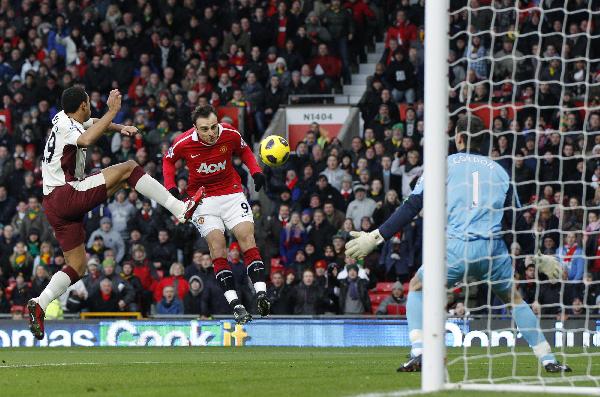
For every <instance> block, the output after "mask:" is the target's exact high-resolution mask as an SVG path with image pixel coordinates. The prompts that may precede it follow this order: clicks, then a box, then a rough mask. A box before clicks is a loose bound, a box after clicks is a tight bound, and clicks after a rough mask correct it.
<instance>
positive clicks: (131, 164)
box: [125, 160, 138, 175]
mask: <svg viewBox="0 0 600 397" xmlns="http://www.w3.org/2000/svg"><path fill="white" fill-rule="evenodd" d="M125 164H126V165H127V171H128V175H130V174H131V172H132V171H133V170H134V169H135V167H137V166H138V163H137V161H135V160H127V161H126V162H125Z"/></svg>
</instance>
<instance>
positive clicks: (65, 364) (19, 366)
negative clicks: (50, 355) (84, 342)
mask: <svg viewBox="0 0 600 397" xmlns="http://www.w3.org/2000/svg"><path fill="white" fill-rule="evenodd" d="M128 364H148V365H155V364H177V363H174V362H173V363H169V362H165V361H129V362H125V363H124V362H121V363H106V362H104V363H43V364H14V365H0V368H36V367H70V366H80V365H128Z"/></svg>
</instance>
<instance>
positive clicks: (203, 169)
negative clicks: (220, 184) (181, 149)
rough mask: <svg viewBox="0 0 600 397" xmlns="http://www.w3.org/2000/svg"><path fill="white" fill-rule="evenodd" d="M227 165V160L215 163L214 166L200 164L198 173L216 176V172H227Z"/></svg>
mask: <svg viewBox="0 0 600 397" xmlns="http://www.w3.org/2000/svg"><path fill="white" fill-rule="evenodd" d="M226 165H227V160H225V161H222V162H219V163H213V164H206V163H202V164H200V167H198V170H197V171H198V173H200V174H214V173H215V172H219V171H223V170H225V166H226Z"/></svg>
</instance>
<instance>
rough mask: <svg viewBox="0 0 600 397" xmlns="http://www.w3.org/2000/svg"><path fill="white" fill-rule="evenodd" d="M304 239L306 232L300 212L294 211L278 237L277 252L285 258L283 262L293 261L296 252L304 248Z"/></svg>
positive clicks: (305, 238) (305, 239)
mask: <svg viewBox="0 0 600 397" xmlns="http://www.w3.org/2000/svg"><path fill="white" fill-rule="evenodd" d="M306 241H307V234H306V231H305V230H304V225H302V222H301V220H300V214H298V213H297V212H294V213H292V216H291V217H290V221H289V222H288V224H287V225H285V227H284V228H283V229H282V230H281V235H280V237H279V254H280V255H281V256H282V257H283V258H284V259H285V263H288V264H289V263H292V262H293V261H294V257H295V256H296V252H297V251H298V250H301V249H303V248H304V245H305V244H306Z"/></svg>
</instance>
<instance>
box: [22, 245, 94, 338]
mask: <svg viewBox="0 0 600 397" xmlns="http://www.w3.org/2000/svg"><path fill="white" fill-rule="evenodd" d="M64 255H65V261H66V262H67V264H66V265H65V266H64V267H63V268H62V270H60V271H58V272H56V273H55V274H54V275H53V276H52V278H51V279H50V282H49V283H48V285H47V286H46V288H44V290H43V291H42V293H41V294H40V296H39V297H37V298H33V299H30V300H29V302H27V309H28V311H29V329H30V330H31V333H32V334H33V336H35V338H36V339H39V340H42V339H44V316H45V313H46V308H47V307H48V305H49V304H50V302H52V301H53V300H55V299H57V298H58V297H59V296H61V295H62V294H64V293H65V292H66V291H67V288H69V286H71V285H73V284H74V283H76V282H77V281H78V280H79V279H80V278H81V276H82V275H83V273H85V263H86V260H85V259H86V257H85V248H84V246H83V244H81V245H79V246H78V247H76V248H74V249H72V250H69V251H65V253H64Z"/></svg>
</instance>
